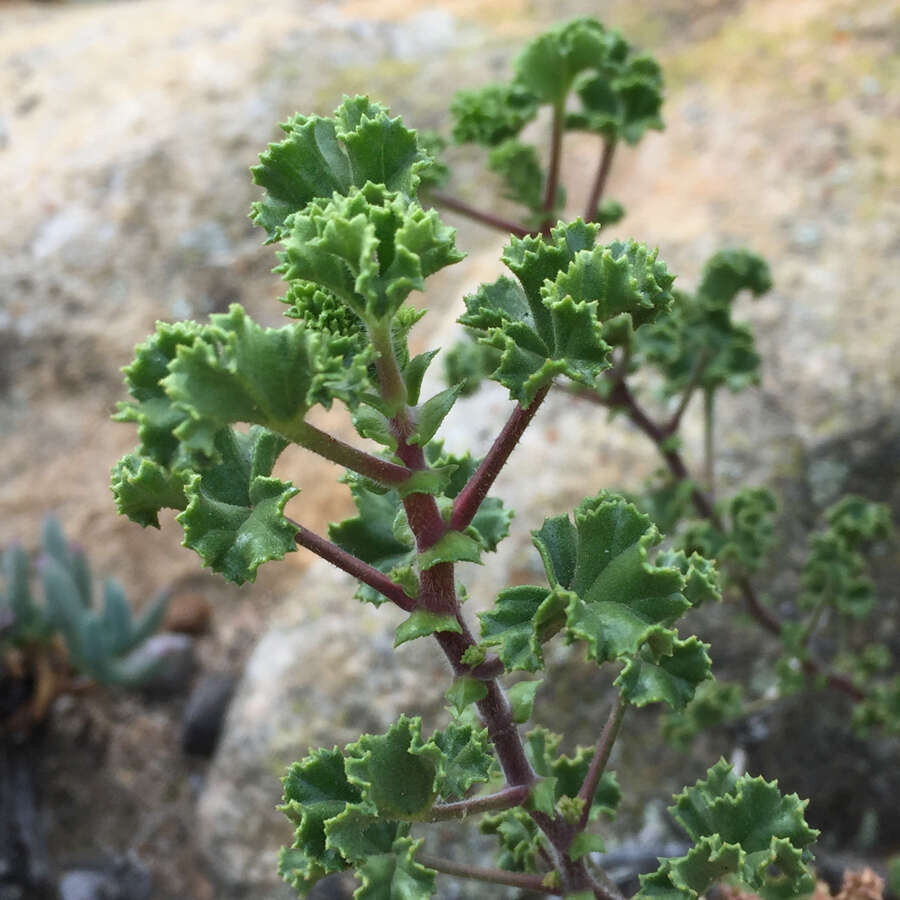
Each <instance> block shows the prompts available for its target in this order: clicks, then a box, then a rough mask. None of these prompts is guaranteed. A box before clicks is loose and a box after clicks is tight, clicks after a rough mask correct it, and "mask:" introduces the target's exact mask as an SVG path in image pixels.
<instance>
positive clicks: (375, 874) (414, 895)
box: [353, 837, 437, 900]
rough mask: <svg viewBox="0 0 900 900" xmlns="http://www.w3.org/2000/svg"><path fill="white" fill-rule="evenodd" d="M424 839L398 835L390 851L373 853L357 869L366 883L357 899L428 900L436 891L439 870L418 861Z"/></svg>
mask: <svg viewBox="0 0 900 900" xmlns="http://www.w3.org/2000/svg"><path fill="white" fill-rule="evenodd" d="M421 844H422V842H421V841H416V842H413V841H411V840H410V839H409V838H406V837H402V838H397V840H396V841H394V843H393V846H392V847H391V852H390V853H384V854H381V855H380V856H371V857H369V859H367V860H366V862H365V863H364V864H363V865H362V866H360V867H359V868H358V869H357V870H356V874H357V875H358V876H359V879H360V881H361V882H362V884H361V885H360V886H359V887H358V888H357V889H356V891H355V892H354V894H353V897H354V900H426V898H428V897H430V896H432V894H434V891H435V886H434V880H435V876H436V874H437V873H436V872H435V871H434V870H433V869H426V868H425V866H423V865H421V864H420V863H417V862H416V861H415V858H414V857H415V852H416V850H417V849H418V848H419V847H420V846H421Z"/></svg>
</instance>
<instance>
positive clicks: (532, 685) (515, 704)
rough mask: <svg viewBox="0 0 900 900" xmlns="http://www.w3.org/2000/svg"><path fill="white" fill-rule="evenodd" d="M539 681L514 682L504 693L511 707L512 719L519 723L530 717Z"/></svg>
mask: <svg viewBox="0 0 900 900" xmlns="http://www.w3.org/2000/svg"><path fill="white" fill-rule="evenodd" d="M542 683H543V682H541V681H520V682H519V683H518V684H514V685H513V686H512V687H511V688H510V689H509V690H508V691H507V692H506V693H507V697H508V698H509V703H510V706H511V707H512V715H513V721H514V722H515V723H516V724H518V725H521V724H523V723H524V722H527V721H528V720H529V719H530V718H531V713H532V711H533V709H534V697H535V694H537V691H538V688H539V687H540V686H541V684H542Z"/></svg>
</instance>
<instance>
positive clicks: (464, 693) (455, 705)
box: [444, 675, 487, 715]
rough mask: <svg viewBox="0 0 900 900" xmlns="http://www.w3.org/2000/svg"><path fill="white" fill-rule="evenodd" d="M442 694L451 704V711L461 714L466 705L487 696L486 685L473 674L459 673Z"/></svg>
mask: <svg viewBox="0 0 900 900" xmlns="http://www.w3.org/2000/svg"><path fill="white" fill-rule="evenodd" d="M444 696H445V697H446V698H447V701H448V702H449V703H450V705H451V706H452V710H451V712H455V713H456V715H461V714H462V713H463V711H464V710H465V708H466V707H467V706H470V705H471V704H472V703H477V702H478V701H479V700H482V699H484V698H485V697H487V685H486V684H485V683H484V682H483V681H481V680H479V679H478V678H475V677H474V676H473V675H460V676H459V677H458V678H455V679H454V680H453V684H451V685H450V687H449V688H448V689H447V692H446V694H444Z"/></svg>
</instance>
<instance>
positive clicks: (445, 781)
mask: <svg viewBox="0 0 900 900" xmlns="http://www.w3.org/2000/svg"><path fill="white" fill-rule="evenodd" d="M430 743H434V744H436V745H437V746H438V747H439V748H440V750H441V753H443V755H444V762H443V769H442V772H441V775H440V778H439V783H438V794H439V795H440V796H441V798H443V799H444V800H460V799H462V798H463V797H464V796H465V795H466V792H467V791H468V790H469V788H470V787H472V785H473V784H481V783H484V782H486V781H488V780H489V779H490V770H491V766H492V765H493V763H494V756H493V753H492V752H491V743H490V740H489V739H488V735H487V731H486V730H485V729H478V728H473V727H472V726H471V725H464V724H461V723H457V722H453V723H451V724H450V725H449V726H448V727H447V728H445V729H443V730H442V731H436V732H435V733H434V734H433V735H432V736H431V741H430Z"/></svg>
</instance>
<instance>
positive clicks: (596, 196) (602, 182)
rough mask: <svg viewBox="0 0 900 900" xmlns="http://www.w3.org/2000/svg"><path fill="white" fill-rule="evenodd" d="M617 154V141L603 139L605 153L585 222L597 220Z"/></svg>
mask: <svg viewBox="0 0 900 900" xmlns="http://www.w3.org/2000/svg"><path fill="white" fill-rule="evenodd" d="M615 152H616V141H615V139H613V140H610V139H609V138H603V152H602V153H601V154H600V163H599V164H598V166H597V174H596V175H595V176H594V183H593V185H592V186H591V193H590V194H589V196H588V201H587V205H586V206H585V208H584V221H585V222H593V221H595V220H596V218H597V210H598V209H599V208H600V201H601V200H602V199H603V192H604V191H605V190H606V182H607V181H608V180H609V171H610V169H611V168H612V161H613V154H614V153H615Z"/></svg>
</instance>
